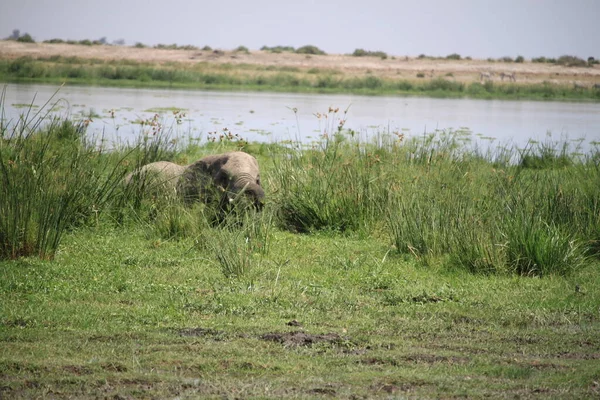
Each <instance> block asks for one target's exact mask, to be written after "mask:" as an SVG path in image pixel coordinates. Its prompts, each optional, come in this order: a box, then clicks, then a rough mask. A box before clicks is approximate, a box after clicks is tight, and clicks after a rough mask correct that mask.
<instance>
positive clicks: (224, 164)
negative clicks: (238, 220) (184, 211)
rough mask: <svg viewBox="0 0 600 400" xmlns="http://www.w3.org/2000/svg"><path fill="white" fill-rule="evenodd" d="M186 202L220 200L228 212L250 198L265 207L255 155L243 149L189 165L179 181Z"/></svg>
mask: <svg viewBox="0 0 600 400" xmlns="http://www.w3.org/2000/svg"><path fill="white" fill-rule="evenodd" d="M177 191H178V192H179V193H180V194H181V196H182V197H183V200H184V202H185V203H186V204H190V203H193V202H195V201H204V202H205V203H213V204H214V203H218V205H219V209H220V210H221V211H226V210H228V209H229V208H230V206H231V205H233V203H237V202H238V201H240V200H242V201H249V202H250V204H251V205H253V206H254V207H255V208H256V209H257V210H260V209H262V207H263V201H264V197H265V192H264V190H263V188H262V187H261V184H260V171H259V167H258V161H257V160H256V158H254V157H253V156H251V155H250V154H248V153H244V152H243V151H231V152H227V153H223V154H215V155H209V156H206V157H203V158H201V159H200V160H198V161H196V162H194V163H192V164H190V165H188V166H187V167H186V168H185V170H184V172H183V174H182V176H181V178H180V179H179V181H178V184H177Z"/></svg>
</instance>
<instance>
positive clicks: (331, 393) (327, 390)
mask: <svg viewBox="0 0 600 400" xmlns="http://www.w3.org/2000/svg"><path fill="white" fill-rule="evenodd" d="M308 392H309V393H314V394H323V395H327V396H335V395H336V393H337V392H336V391H335V389H332V388H328V387H325V388H314V389H311V390H309V391H308Z"/></svg>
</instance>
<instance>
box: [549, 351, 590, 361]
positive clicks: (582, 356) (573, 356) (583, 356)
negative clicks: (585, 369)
mask: <svg viewBox="0 0 600 400" xmlns="http://www.w3.org/2000/svg"><path fill="white" fill-rule="evenodd" d="M554 357H555V358H564V359H567V360H600V353H571V352H564V353H559V354H556V355H554Z"/></svg>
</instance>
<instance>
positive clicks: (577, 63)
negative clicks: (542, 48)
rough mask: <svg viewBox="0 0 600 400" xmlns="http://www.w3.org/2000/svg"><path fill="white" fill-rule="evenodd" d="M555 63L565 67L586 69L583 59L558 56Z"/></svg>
mask: <svg viewBox="0 0 600 400" xmlns="http://www.w3.org/2000/svg"><path fill="white" fill-rule="evenodd" d="M556 63H557V64H558V65H564V66H565V67H586V66H587V65H588V63H586V62H585V61H584V60H583V59H581V58H579V57H575V56H560V57H559V58H558V60H556Z"/></svg>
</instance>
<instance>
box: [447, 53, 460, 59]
mask: <svg viewBox="0 0 600 400" xmlns="http://www.w3.org/2000/svg"><path fill="white" fill-rule="evenodd" d="M460 58H461V57H460V54H456V53H452V54H449V55H447V56H446V59H448V60H460Z"/></svg>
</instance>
